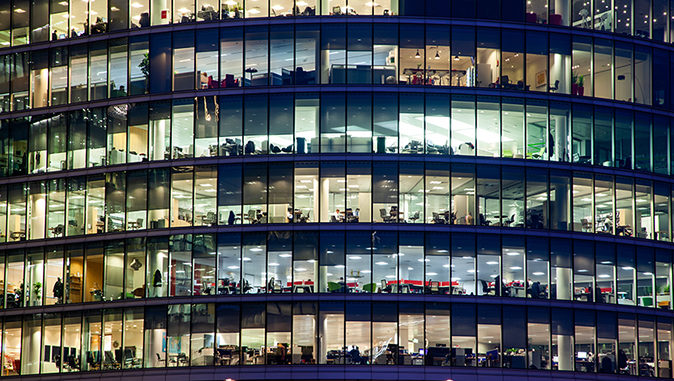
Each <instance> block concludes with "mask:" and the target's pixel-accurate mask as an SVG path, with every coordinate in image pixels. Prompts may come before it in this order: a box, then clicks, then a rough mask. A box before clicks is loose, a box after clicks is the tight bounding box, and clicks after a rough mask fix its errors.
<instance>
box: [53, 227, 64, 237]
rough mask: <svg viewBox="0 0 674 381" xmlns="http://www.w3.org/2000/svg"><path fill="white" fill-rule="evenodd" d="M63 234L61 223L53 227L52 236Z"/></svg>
mask: <svg viewBox="0 0 674 381" xmlns="http://www.w3.org/2000/svg"><path fill="white" fill-rule="evenodd" d="M59 236H63V224H59V225H58V226H57V227H55V228H54V237H59Z"/></svg>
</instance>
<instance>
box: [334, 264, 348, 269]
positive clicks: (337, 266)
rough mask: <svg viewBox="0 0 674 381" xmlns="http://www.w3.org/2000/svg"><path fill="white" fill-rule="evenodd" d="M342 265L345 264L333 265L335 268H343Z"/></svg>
mask: <svg viewBox="0 0 674 381" xmlns="http://www.w3.org/2000/svg"><path fill="white" fill-rule="evenodd" d="M344 267H346V266H344V265H335V268H336V269H343V268H344Z"/></svg>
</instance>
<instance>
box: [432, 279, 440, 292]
mask: <svg viewBox="0 0 674 381" xmlns="http://www.w3.org/2000/svg"><path fill="white" fill-rule="evenodd" d="M430 283H431V287H430V291H431V294H439V293H440V282H438V281H433V280H432V281H431V282H430Z"/></svg>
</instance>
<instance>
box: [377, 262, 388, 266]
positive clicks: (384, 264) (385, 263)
mask: <svg viewBox="0 0 674 381" xmlns="http://www.w3.org/2000/svg"><path fill="white" fill-rule="evenodd" d="M375 265H379V266H386V265H388V263H387V262H375Z"/></svg>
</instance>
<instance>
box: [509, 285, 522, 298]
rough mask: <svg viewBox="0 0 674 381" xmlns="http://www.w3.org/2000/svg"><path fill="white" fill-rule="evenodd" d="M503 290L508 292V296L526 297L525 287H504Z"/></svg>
mask: <svg viewBox="0 0 674 381" xmlns="http://www.w3.org/2000/svg"><path fill="white" fill-rule="evenodd" d="M505 289H507V290H508V293H509V294H510V296H517V297H520V298H524V297H526V287H524V286H506V287H505Z"/></svg>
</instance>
